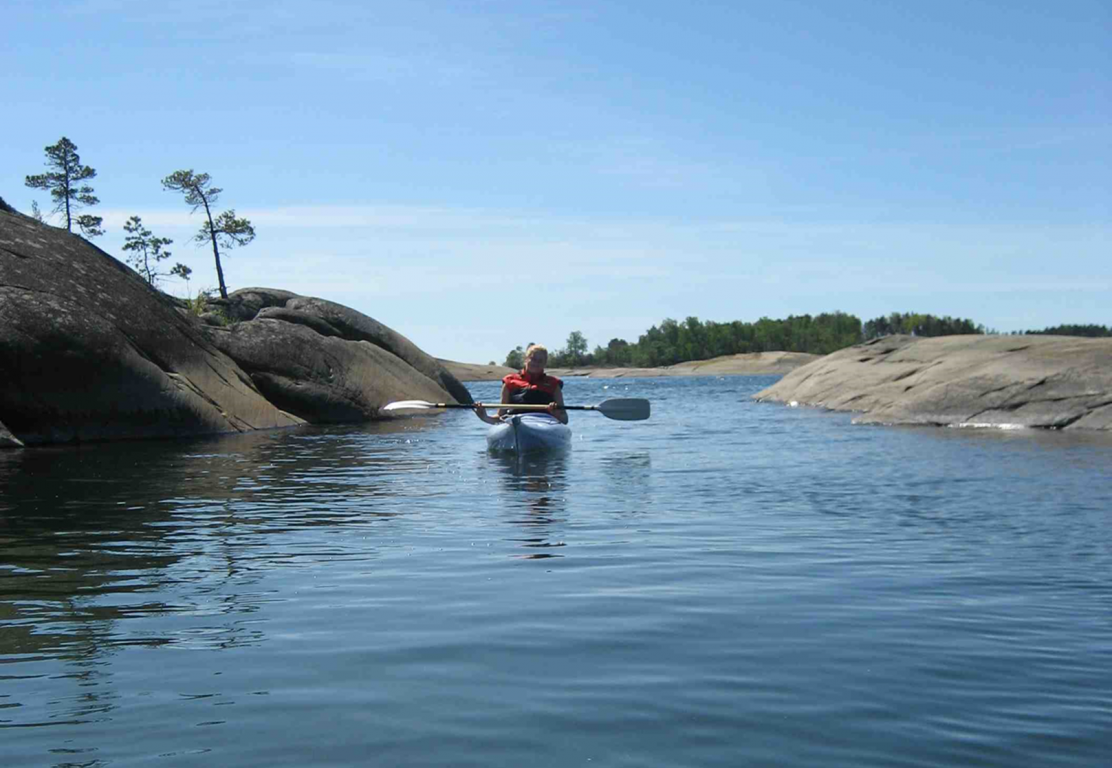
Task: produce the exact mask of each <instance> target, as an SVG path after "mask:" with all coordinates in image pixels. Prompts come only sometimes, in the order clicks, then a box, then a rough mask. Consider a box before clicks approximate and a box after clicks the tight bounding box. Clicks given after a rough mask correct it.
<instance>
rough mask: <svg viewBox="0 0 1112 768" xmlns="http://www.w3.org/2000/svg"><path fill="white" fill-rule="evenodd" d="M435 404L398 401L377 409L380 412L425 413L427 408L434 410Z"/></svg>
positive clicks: (421, 401) (419, 401) (424, 401)
mask: <svg viewBox="0 0 1112 768" xmlns="http://www.w3.org/2000/svg"><path fill="white" fill-rule="evenodd" d="M436 407H437V406H436V403H430V402H428V401H427V400H398V401H397V402H394V403H387V404H386V405H384V406H382V407H381V408H379V410H380V411H427V410H428V409H429V408H436Z"/></svg>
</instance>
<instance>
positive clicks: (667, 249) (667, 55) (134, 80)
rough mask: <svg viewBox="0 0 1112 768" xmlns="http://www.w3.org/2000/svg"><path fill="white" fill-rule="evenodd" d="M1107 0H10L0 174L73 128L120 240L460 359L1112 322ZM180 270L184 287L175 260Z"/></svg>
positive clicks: (21, 166)
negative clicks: (748, 336) (815, 317)
mask: <svg viewBox="0 0 1112 768" xmlns="http://www.w3.org/2000/svg"><path fill="white" fill-rule="evenodd" d="M1110 39H1112V6H1110V5H1109V4H1108V3H1107V2H1106V0H1100V1H1094V2H1087V1H1085V0H1079V1H1077V2H1058V3H1048V2H1024V1H1023V0H1013V1H1011V2H976V0H973V1H971V0H963V1H962V2H949V1H948V0H936V1H935V2H931V3H926V2H902V3H901V2H892V1H891V0H888V1H887V2H871V1H864V0H841V1H840V2H836V3H835V2H771V3H770V2H742V1H741V0H736V1H735V2H699V3H693V4H690V3H679V2H653V1H652V0H640V1H639V2H609V1H605V0H603V1H602V2H575V1H574V0H570V1H565V2H532V1H530V0H519V1H517V2H511V1H509V0H489V1H483V0H473V1H472V2H407V1H405V0H392V2H377V1H372V2H367V1H365V0H361V1H360V2H349V1H348V0H317V1H314V2H307V1H303V0H274V1H272V2H264V1H262V0H243V1H242V2H239V3H228V2H223V1H222V2H214V1H213V0H188V1H184V0H183V1H181V2H178V1H177V0H173V1H169V2H168V1H165V0H163V1H161V2H159V1H156V0H85V1H83V2H61V1H59V0H35V1H34V2H31V1H30V0H7V1H6V3H5V10H4V22H3V26H2V28H0V43H2V45H0V103H2V104H3V105H4V109H3V112H4V119H3V129H2V136H3V140H2V141H0V197H3V198H4V199H5V200H7V201H8V202H9V203H10V204H12V205H14V206H15V207H16V208H19V209H20V210H24V211H29V210H30V205H31V201H32V200H37V201H38V203H39V205H40V206H41V207H43V208H44V209H48V208H49V207H50V205H49V203H50V201H49V199H48V196H47V195H46V194H45V193H43V192H41V191H37V190H31V189H28V188H27V187H25V186H24V183H23V181H24V177H25V176H26V175H28V174H35V173H42V172H44V171H45V170H46V169H45V167H44V165H43V159H44V156H43V151H42V150H43V147H45V146H46V145H48V144H53V143H54V142H56V141H57V140H58V138H60V137H61V136H63V135H65V136H67V137H68V138H70V139H71V140H72V141H74V142H75V143H76V144H77V146H78V149H79V152H80V154H81V157H82V160H83V161H84V162H85V163H86V164H88V165H91V166H93V167H94V168H96V169H97V171H98V177H97V179H95V180H94V182H93V183H94V187H95V189H96V193H97V194H98V196H99V197H100V199H101V204H100V205H99V206H97V207H96V208H93V209H91V211H90V212H92V213H95V214H99V215H101V216H104V217H105V223H106V226H107V228H108V230H109V231H108V233H107V234H106V235H105V236H104V237H102V238H98V239H97V240H96V241H95V242H96V243H97V244H98V245H99V246H100V247H102V248H104V249H105V250H106V251H108V252H109V253H112V254H116V255H119V254H121V251H120V246H121V245H122V243H123V236H124V233H123V231H122V225H123V223H124V221H125V220H126V219H127V217H128V216H131V215H133V214H138V215H140V216H142V217H143V221H144V223H145V224H146V225H147V226H148V227H150V228H151V229H152V230H154V232H155V234H157V235H161V236H166V237H172V238H174V240H175V244H174V245H173V246H172V247H171V250H172V251H173V253H174V255H173V257H172V258H171V260H170V263H173V262H174V261H178V260H181V261H183V262H184V263H186V264H188V265H189V266H191V267H192V268H193V270H194V275H193V279H192V281H191V283H190V284H189V289H190V290H191V291H193V292H195V291H196V290H197V289H199V288H206V287H214V286H215V285H216V276H215V270H214V267H213V265H212V259H211V254H210V253H207V252H206V251H205V250H203V249H198V248H195V247H194V246H193V245H192V244H190V243H188V242H187V240H188V238H189V236H190V234H192V232H193V231H194V230H195V229H196V228H197V227H199V226H200V220H199V219H198V217H197V216H193V217H190V216H189V209H188V208H187V207H186V206H185V204H184V203H183V202H182V201H181V200H180V198H179V197H175V196H174V195H173V194H172V193H170V192H165V191H163V190H162V188H161V185H160V183H159V182H160V179H161V178H162V177H164V176H166V175H167V174H169V173H171V172H172V171H174V170H177V169H179V168H193V169H195V170H197V171H199V172H202V171H203V172H207V173H209V174H211V175H212V177H213V180H214V182H215V183H216V185H217V186H219V187H222V188H223V189H224V190H225V191H224V194H223V196H222V198H221V202H220V205H221V207H222V208H229V207H231V208H235V209H236V211H237V213H238V214H240V215H244V216H247V217H248V218H249V219H251V221H252V222H253V223H254V224H255V226H256V229H257V231H258V237H257V239H256V241H255V242H254V243H253V244H251V245H250V246H248V247H246V248H243V249H240V250H237V251H233V252H231V253H229V254H228V255H227V257H226V258H225V260H224V270H225V275H226V280H227V282H228V285H229V288H231V289H233V290H234V289H235V288H241V287H246V286H252V285H262V286H269V287H275V288H284V289H288V290H293V291H296V292H298V293H302V294H306V295H315V296H320V297H322V298H326V299H331V300H333V301H338V302H341V303H343V304H346V305H348V306H351V307H354V308H356V309H358V310H360V311H362V312H365V313H366V314H368V315H370V316H371V317H374V318H375V319H377V320H379V321H381V322H383V323H385V324H387V325H389V326H391V327H392V328H394V329H395V330H397V331H399V332H401V333H403V334H405V335H406V336H408V337H409V338H411V339H412V340H413V341H414V342H415V343H417V344H418V345H419V346H420V347H422V348H423V349H425V350H426V351H428V352H430V353H431V354H434V355H436V356H438V357H445V358H450V359H454V360H460V361H466V362H487V361H488V360H498V361H501V360H502V359H503V358H504V357H505V354H506V352H507V351H509V350H510V349H512V348H513V347H514V346H516V345H518V344H525V343H527V342H530V341H537V342H542V343H546V344H548V345H549V346H550V347H553V348H557V347H560V346H562V345H563V344H564V342H565V340H566V339H567V336H568V333H569V332H571V331H573V330H579V331H581V332H582V333H583V334H584V335H585V336H586V337H587V339H588V342H589V344H590V345H591V346H592V347H593V346H595V345H596V344H601V345H605V344H606V343H607V342H608V341H609V340H610V339H611V338H615V337H620V338H625V339H627V340H629V341H635V340H636V339H637V337H638V336H639V335H640V334H641V333H643V332H644V331H645V330H647V329H648V327H649V326H650V325H653V324H658V323H659V322H660V321H661V320H662V319H664V318H665V317H673V318H676V319H678V320H682V319H683V318H685V317H688V316H691V315H694V316H697V317H699V318H700V319H702V320H716V321H730V320H746V321H754V320H757V319H758V318H760V317H761V316H769V317H786V316H787V315H789V314H803V313H811V314H816V313H819V312H824V311H834V310H841V311H845V312H850V313H853V314H856V315H857V316H859V317H860V318H861V319H862V320H867V319H870V318H872V317H875V316H877V315H880V314H887V313H890V312H894V311H900V312H903V311H919V312H930V313H933V314H938V315H954V316H961V317H969V318H972V319H973V320H975V321H977V322H980V323H984V324H985V325H986V326H989V327H990V328H995V329H998V330H1001V331H1011V330H1020V329H1026V328H1042V327H1045V326H1047V325H1054V324H1058V323H1064V322H1076V323H1100V324H1105V325H1107V324H1112V311H1110V310H1109V307H1110V306H1112V259H1110V255H1112V182H1110V178H1112V174H1110V171H1112V46H1110V45H1109V40H1110ZM163 287H164V288H166V289H167V290H169V291H170V292H172V293H177V294H179V295H183V294H184V292H185V290H186V286H185V284H183V283H180V282H176V281H172V280H168V281H166V282H165V283H164V286H163Z"/></svg>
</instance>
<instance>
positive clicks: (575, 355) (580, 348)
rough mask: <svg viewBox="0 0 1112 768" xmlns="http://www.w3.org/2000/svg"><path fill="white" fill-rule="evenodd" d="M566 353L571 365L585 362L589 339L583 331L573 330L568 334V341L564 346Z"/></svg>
mask: <svg viewBox="0 0 1112 768" xmlns="http://www.w3.org/2000/svg"><path fill="white" fill-rule="evenodd" d="M564 353H565V355H567V358H568V362H569V363H570V364H571V365H582V364H583V362H584V359H585V358H586V357H587V339H586V338H584V336H583V334H582V333H581V332H579V331H572V332H571V333H569V334H568V342H567V344H566V345H565V346H564Z"/></svg>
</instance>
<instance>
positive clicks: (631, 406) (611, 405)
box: [379, 397, 649, 421]
mask: <svg viewBox="0 0 1112 768" xmlns="http://www.w3.org/2000/svg"><path fill="white" fill-rule="evenodd" d="M476 406H478V407H480V408H506V409H511V408H512V409H513V410H515V411H547V410H548V406H547V405H518V404H517V403H474V404H472V405H468V404H466V403H430V402H429V401H427V400H399V401H397V402H396V403H388V404H387V405H384V406H382V408H381V409H379V410H382V411H425V410H428V409H430V408H467V409H468V410H474V409H475V407H476ZM563 408H564V410H565V411H598V412H599V413H601V414H602V415H603V416H605V417H606V418H608V419H616V420H618V421H643V420H644V419H647V418H649V401H648V400H642V399H641V398H637V397H616V398H613V399H611V400H603V401H602V402H601V403H599V404H598V405H565V406H564V407H563Z"/></svg>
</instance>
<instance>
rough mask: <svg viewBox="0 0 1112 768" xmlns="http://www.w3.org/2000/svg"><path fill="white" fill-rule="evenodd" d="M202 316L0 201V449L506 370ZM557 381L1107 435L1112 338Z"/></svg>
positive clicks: (970, 339) (307, 328) (914, 348)
mask: <svg viewBox="0 0 1112 768" xmlns="http://www.w3.org/2000/svg"><path fill="white" fill-rule="evenodd" d="M205 309H206V310H207V311H205V312H202V313H201V314H199V315H198V314H196V313H194V312H193V311H192V310H191V308H189V307H187V306H186V305H185V303H184V302H182V301H180V300H178V299H174V298H172V297H169V296H167V295H165V294H163V293H161V292H159V291H157V290H155V289H154V288H152V287H151V286H150V285H148V284H147V283H146V282H145V281H144V280H143V279H142V278H141V277H139V275H138V274H136V273H135V272H134V271H133V270H131V269H129V268H128V267H126V266H124V265H123V264H121V263H120V262H119V261H117V260H116V259H114V258H113V257H111V256H110V255H109V254H107V253H105V252H103V251H101V250H100V249H99V248H97V247H96V246H94V245H92V244H91V243H89V242H87V241H86V240H84V239H82V238H80V237H78V236H76V235H71V234H70V233H68V232H66V231H65V230H63V229H59V228H56V227H50V226H46V225H43V224H40V223H39V222H37V221H35V220H34V219H32V218H30V217H27V216H23V215H22V214H19V213H17V212H15V211H14V210H12V209H11V208H9V207H7V206H6V205H4V203H3V200H0V448H19V447H22V446H30V445H42V444H50V443H81V442H87V441H98V440H117V439H134V438H153V437H176V436H186V435H206V434H216V433H222V432H243V431H250V430H255V429H270V428H275V427H289V426H296V425H300V424H307V423H308V424H336V423H357V422H360V421H368V420H372V419H378V418H382V416H381V415H380V413H379V409H380V408H381V407H382V406H383V405H385V404H386V403H388V402H390V401H392V400H405V399H424V400H433V401H436V402H461V403H469V402H471V401H472V400H471V394H470V392H469V391H468V390H467V388H466V387H465V386H463V384H462V383H461V382H462V381H497V380H499V379H501V378H502V377H503V376H504V375H506V374H507V373H509V372H510V369H508V368H504V367H502V366H497V365H472V364H467V363H457V362H454V361H450V360H437V359H435V358H433V357H431V356H429V355H428V354H426V353H425V352H423V351H422V350H420V349H418V348H417V347H416V345H414V344H413V343H412V342H411V341H409V340H408V339H406V338H405V337H404V336H402V335H401V334H399V333H397V332H395V331H393V330H391V329H390V328H387V327H386V326H384V325H382V324H381V323H378V322H377V321H375V320H374V319H372V318H370V317H368V316H366V315H363V314H361V313H359V312H356V311H354V310H352V309H349V308H347V307H343V306H341V305H338V304H335V303H333V302H329V301H325V300H323V299H317V298H313V297H307V296H299V295H298V294H296V293H292V292H289V291H281V290H276V289H270V288H247V289H242V290H239V291H236V292H234V293H232V294H231V295H230V296H229V297H228V298H227V299H223V300H213V301H210V302H209V303H208V306H207V307H206V308H205ZM552 373H554V374H556V375H558V376H562V377H576V376H584V377H591V378H628V377H650V376H653V377H655V376H731V375H759V374H766V375H769V374H771V375H783V378H782V379H781V380H780V381H779V382H778V383H776V384H774V385H773V386H771V387H769V388H768V389H765V390H763V391H762V392H760V393H758V395H756V398H757V399H758V400H764V401H775V402H782V403H789V404H802V405H813V406H817V407H823V408H829V409H833V410H840V411H855V412H859V413H860V414H861V415H860V416H858V417H857V419H855V421H856V422H858V423H884V424H930V425H947V426H950V425H957V426H994V427H1007V426H1021V427H1038V428H1045V429H1062V430H1096V431H1103V432H1112V339H1085V338H1075V337H1060V336H983V335H982V336H947V337H940V338H929V339H918V338H914V337H907V336H890V337H885V338H883V339H878V340H876V341H874V342H870V343H867V344H863V345H858V346H855V347H851V348H849V349H844V350H841V351H839V352H836V353H834V354H832V355H827V356H825V357H821V358H820V357H816V356H815V355H804V354H798V353H789V352H765V353H760V354H751V355H731V356H728V357H721V358H716V359H713V360H702V361H694V362H690V363H682V364H679V365H674V366H668V367H665V368H564V369H552Z"/></svg>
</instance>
